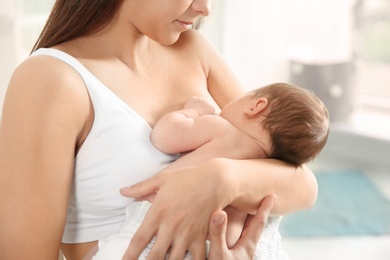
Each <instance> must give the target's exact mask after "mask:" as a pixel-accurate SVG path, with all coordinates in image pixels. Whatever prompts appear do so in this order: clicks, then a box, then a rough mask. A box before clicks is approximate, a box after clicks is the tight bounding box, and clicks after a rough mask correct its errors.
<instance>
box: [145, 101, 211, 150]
mask: <svg viewBox="0 0 390 260" xmlns="http://www.w3.org/2000/svg"><path fill="white" fill-rule="evenodd" d="M214 111H215V107H214V106H213V105H212V104H211V103H210V102H208V101H207V100H205V99H203V98H200V97H192V98H190V99H189V100H187V102H186V103H185V104H184V107H183V109H181V110H178V111H174V112H171V113H168V114H166V115H164V116H163V117H161V119H160V120H159V121H158V122H157V123H156V125H155V127H154V128H153V131H152V133H151V136H150V139H151V141H152V143H153V145H154V146H155V147H156V148H157V149H159V150H160V151H163V152H166V153H171V154H175V153H182V152H186V151H192V150H194V149H196V148H198V147H199V146H201V145H203V144H204V143H206V142H208V141H209V140H210V137H211V135H210V129H208V127H207V126H208V125H207V122H208V120H207V121H204V120H199V118H201V117H202V116H204V115H213V114H214ZM205 123H206V124H205Z"/></svg>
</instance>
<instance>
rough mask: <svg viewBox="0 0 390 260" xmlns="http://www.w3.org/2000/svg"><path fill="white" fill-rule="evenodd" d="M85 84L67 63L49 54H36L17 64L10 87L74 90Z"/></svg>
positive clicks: (35, 89)
mask: <svg viewBox="0 0 390 260" xmlns="http://www.w3.org/2000/svg"><path fill="white" fill-rule="evenodd" d="M83 84H84V83H83V80H82V79H81V77H80V75H79V74H78V73H77V72H76V71H75V70H74V69H73V68H72V67H70V66H69V65H67V64H66V63H64V62H62V61H60V60H59V59H57V58H54V57H51V56H48V55H36V56H30V57H28V58H27V59H26V60H24V61H23V62H22V63H20V64H19V65H18V66H17V68H16V69H15V71H14V73H13V74H12V77H11V81H10V86H9V87H19V88H21V89H20V90H23V89H24V90H29V89H32V88H33V90H34V91H39V90H42V91H44V90H50V91H51V92H53V91H74V90H77V89H79V87H78V86H80V85H83ZM46 88H47V89H46Z"/></svg>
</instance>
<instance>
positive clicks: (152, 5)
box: [0, 0, 317, 260]
mask: <svg viewBox="0 0 390 260" xmlns="http://www.w3.org/2000/svg"><path fill="white" fill-rule="evenodd" d="M209 5H210V3H209V0H180V1H171V0H160V1H153V0H142V1H139V0H110V1H108V0H107V1H95V0H57V1H56V3H55V6H54V9H53V11H52V12H51V15H50V17H49V19H48V22H47V24H46V26H45V28H44V30H43V33H42V35H41V36H40V38H39V40H38V42H37V44H36V45H35V47H34V50H33V51H34V54H33V55H32V57H30V58H29V59H27V60H26V61H25V62H23V63H22V64H21V65H20V66H19V67H18V68H17V69H16V70H15V72H14V74H13V76H12V78H11V81H10V84H9V87H8V91H7V95H6V99H5V102H4V108H3V116H2V122H1V128H0V131H1V132H0V167H1V168H0V172H1V177H0V178H1V179H0V183H1V184H2V187H1V189H0V190H1V196H0V201H1V202H0V203H1V212H2V214H1V219H0V223H1V225H2V228H1V230H2V232H0V233H1V235H0V236H1V241H0V242H1V243H0V244H1V247H2V248H1V250H0V251H1V254H3V255H1V257H0V258H2V259H28V258H32V259H52V258H54V257H56V254H58V250H59V248H61V250H62V251H63V252H64V255H65V257H66V258H67V260H72V259H81V258H82V257H83V256H84V255H85V254H86V252H88V251H89V250H90V248H92V247H93V246H94V245H95V244H96V240H97V239H99V238H100V237H102V236H105V235H107V234H109V233H110V232H112V231H114V230H116V229H117V228H119V226H120V225H121V223H122V222H123V220H124V208H125V207H126V205H127V204H128V203H129V202H130V201H131V200H132V199H131V198H125V197H123V196H121V195H120V194H119V191H118V190H119V188H120V187H123V186H125V185H129V186H130V185H133V184H135V183H138V182H140V181H143V180H145V179H147V178H148V177H151V176H152V175H155V174H156V173H158V172H159V171H160V170H161V169H163V168H164V167H165V166H166V165H167V164H168V163H169V162H170V161H172V160H174V159H175V157H172V156H168V155H166V154H162V153H160V152H158V151H157V150H156V149H153V146H152V145H151V144H150V140H149V134H150V131H151V128H152V127H153V126H154V124H155V122H156V121H157V120H158V118H160V117H161V116H162V115H164V114H166V113H167V112H169V111H173V110H176V109H178V108H180V107H182V103H183V102H184V101H185V100H187V99H188V98H189V97H190V96H200V97H203V98H206V99H209V100H214V101H215V102H216V104H217V105H218V106H220V107H223V106H224V105H225V104H227V103H228V102H229V101H231V100H233V99H234V98H236V97H238V96H240V95H241V94H243V90H242V89H241V88H240V86H239V83H238V82H237V80H236V78H234V77H233V76H232V73H231V72H230V70H229V69H228V68H227V66H226V64H225V63H224V62H223V61H222V59H221V57H220V56H219V55H218V54H217V53H216V51H215V50H214V49H213V48H212V47H211V46H210V45H209V43H208V42H207V41H206V40H205V39H204V38H203V37H202V36H201V35H200V34H199V33H197V32H196V31H193V30H190V28H191V26H192V24H193V23H194V22H195V21H196V19H197V18H199V17H201V16H206V15H208V13H209ZM157 191H158V192H157ZM153 192H157V195H156V199H155V202H154V203H153V205H152V207H151V209H150V211H149V212H148V214H147V216H146V218H145V222H144V223H145V224H144V225H142V226H141V228H140V230H139V232H138V233H137V234H136V236H135V238H134V239H133V241H132V243H131V244H130V247H129V252H131V253H130V254H129V255H128V257H129V259H135V258H136V257H137V256H138V255H139V253H140V251H142V249H143V247H144V246H145V245H146V244H147V242H148V241H149V240H150V239H151V238H152V237H153V236H155V235H157V242H156V245H155V246H154V248H153V250H152V251H151V253H150V258H151V259H162V258H163V256H165V254H166V252H167V250H168V248H170V247H172V248H171V253H170V254H171V257H172V258H173V259H176V258H180V257H182V256H183V255H184V252H185V251H186V250H187V249H188V250H190V251H191V254H192V256H193V257H194V259H202V258H203V257H204V251H205V248H204V241H205V238H206V235H207V226H208V223H209V219H210V216H211V215H212V213H213V212H215V211H216V210H220V209H222V208H224V207H225V206H227V205H232V206H234V207H236V208H237V209H239V210H241V211H245V212H248V213H253V212H255V211H256V209H257V207H258V206H259V204H260V202H261V201H262V200H263V198H265V197H266V196H267V195H268V194H271V193H274V194H276V196H277V197H278V202H277V203H276V204H275V205H274V207H273V210H272V213H271V214H273V215H281V214H285V213H288V212H292V211H295V210H299V209H303V208H307V207H310V206H311V205H312V204H313V202H314V201H315V198H316V194H317V186H316V181H315V178H314V177H313V174H312V173H311V171H310V170H309V169H307V168H305V167H303V168H297V169H295V168H293V167H290V166H288V165H285V164H283V163H281V162H278V161H272V160H251V161H234V160H227V159H220V158H219V159H214V160H210V161H208V162H206V163H204V164H202V165H200V166H196V167H189V168H184V169H180V170H172V171H167V172H162V173H160V174H158V175H156V176H155V177H153V178H151V179H148V180H146V181H145V182H141V183H139V184H137V185H135V186H132V188H128V189H123V190H122V194H123V195H126V196H129V197H142V196H144V195H148V194H150V193H153ZM177 198H180V199H177ZM178 212H180V213H181V214H178ZM217 212H218V211H217ZM173 215H174V216H175V218H172V216H173ZM15 223H17V224H15ZM61 240H62V243H61ZM15 248H18V250H15ZM19 248H22V249H23V250H19ZM224 252H226V251H224Z"/></svg>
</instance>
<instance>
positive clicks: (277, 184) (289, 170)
mask: <svg viewBox="0 0 390 260" xmlns="http://www.w3.org/2000/svg"><path fill="white" fill-rule="evenodd" d="M218 160H223V164H222V165H224V167H226V171H227V172H228V176H229V179H230V180H229V182H230V185H231V186H232V189H231V190H232V192H233V200H232V202H231V206H233V207H235V208H237V209H238V210H240V211H244V212H248V213H250V212H252V213H254V212H255V211H256V209H257V208H258V206H259V204H260V202H261V201H262V199H263V198H265V197H266V196H267V195H269V194H275V195H276V196H277V197H278V200H277V202H276V203H275V205H274V207H273V208H272V211H271V214H272V215H284V214H287V213H290V212H294V211H298V210H302V209H307V208H310V207H312V206H313V204H314V203H315V201H316V198H317V190H318V186H317V180H316V178H315V176H314V174H313V172H312V171H311V170H310V169H309V168H308V167H307V166H305V165H303V166H301V167H297V168H296V167H294V166H291V165H288V164H286V163H283V162H281V161H278V160H271V159H258V160H229V159H218Z"/></svg>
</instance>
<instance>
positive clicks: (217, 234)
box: [209, 195, 277, 260]
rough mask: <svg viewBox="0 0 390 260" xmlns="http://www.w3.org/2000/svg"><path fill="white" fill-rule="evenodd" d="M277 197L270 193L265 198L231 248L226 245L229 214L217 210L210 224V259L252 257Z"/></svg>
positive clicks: (225, 259) (227, 259)
mask: <svg viewBox="0 0 390 260" xmlns="http://www.w3.org/2000/svg"><path fill="white" fill-rule="evenodd" d="M276 198H277V197H276V196H275V195H269V196H267V197H265V198H264V199H263V201H262V202H261V204H260V207H259V209H258V210H257V213H256V215H254V216H249V217H248V219H247V221H246V223H245V228H244V230H243V233H242V236H241V238H240V240H239V241H238V242H237V243H236V245H235V246H234V247H233V248H231V249H228V247H227V245H226V227H227V215H226V213H225V212H224V211H221V210H219V211H216V212H215V213H214V214H213V215H212V217H211V220H210V226H209V235H210V243H211V248H210V254H209V259H210V260H214V259H216V260H218V259H224V260H230V259H232V260H233V259H252V258H253V256H254V253H255V252H256V247H257V243H258V241H259V240H260V237H261V234H262V232H263V230H264V227H265V225H266V223H267V219H268V216H269V213H270V211H271V209H272V206H273V205H274V203H275V201H276Z"/></svg>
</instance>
